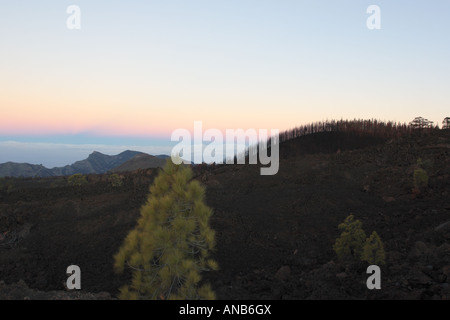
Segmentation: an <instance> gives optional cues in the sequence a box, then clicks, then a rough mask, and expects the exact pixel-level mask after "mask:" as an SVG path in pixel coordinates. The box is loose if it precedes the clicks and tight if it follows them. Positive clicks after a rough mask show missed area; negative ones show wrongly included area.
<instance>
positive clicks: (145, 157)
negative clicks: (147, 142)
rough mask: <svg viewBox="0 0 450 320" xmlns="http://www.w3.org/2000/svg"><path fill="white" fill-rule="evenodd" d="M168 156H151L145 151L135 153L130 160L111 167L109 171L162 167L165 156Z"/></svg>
mask: <svg viewBox="0 0 450 320" xmlns="http://www.w3.org/2000/svg"><path fill="white" fill-rule="evenodd" d="M168 157H169V156H151V155H149V154H146V153H141V154H137V155H136V156H134V157H133V158H131V159H130V160H128V161H126V162H124V163H122V164H121V165H119V166H117V167H115V168H114V169H112V170H111V172H124V171H134V170H138V169H149V168H157V167H163V166H164V164H165V163H166V158H168Z"/></svg>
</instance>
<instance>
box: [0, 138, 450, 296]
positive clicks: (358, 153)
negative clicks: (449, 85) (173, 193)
mask: <svg viewBox="0 0 450 320" xmlns="http://www.w3.org/2000/svg"><path fill="white" fill-rule="evenodd" d="M310 138H311V137H310ZM310 138H308V139H310ZM328 138H329V137H327V136H326V135H324V134H318V135H317V137H316V138H315V139H312V140H311V142H310V143H314V144H315V145H316V146H317V145H318V146H320V145H321V144H323V143H324V141H325V140H327V139H328ZM378 142H379V141H378ZM374 143H375V141H371V143H370V144H371V145H367V146H365V147H364V146H363V145H358V149H354V148H351V147H349V148H339V149H341V150H335V149H333V148H331V149H330V147H329V146H327V147H326V148H325V149H323V150H322V151H323V152H320V151H321V150H320V148H318V149H317V148H315V153H309V154H296V153H295V152H292V150H291V151H289V152H285V151H283V147H282V150H281V155H282V159H281V161H280V170H279V173H278V174H277V175H275V176H261V175H259V166H257V165H239V166H238V165H225V166H220V167H207V168H198V169H196V174H197V176H196V179H198V180H199V181H201V182H202V183H203V184H204V185H205V186H206V188H207V194H206V195H207V203H208V205H209V206H210V207H212V208H213V210H214V216H213V218H212V220H211V226H212V228H214V229H215V231H216V240H217V241H216V242H217V246H216V251H215V252H214V254H213V255H214V258H215V259H216V260H217V262H218V263H219V266H220V270H219V271H217V272H212V273H209V274H205V275H204V281H207V282H210V283H211V285H212V287H213V289H214V290H215V291H216V294H217V297H218V299H236V300H241V299H256V300H259V299H445V300H448V299H450V288H449V284H450V200H449V199H450V197H449V192H450V180H449V177H450V165H449V164H450V130H441V131H434V132H431V133H428V134H418V133H417V134H413V135H410V136H406V137H402V138H399V139H394V140H390V141H387V142H382V143H376V144H375V145H374ZM362 147H364V148H362ZM317 152H318V153H317ZM419 158H421V159H422V161H423V163H424V165H423V166H424V167H425V169H426V171H427V174H428V176H429V183H428V187H427V188H426V189H424V190H422V191H421V192H420V193H419V192H416V191H414V190H413V189H414V184H413V172H414V169H415V168H416V167H417V160H418V159H419ZM156 173H157V172H156V171H155V170H141V171H136V172H133V173H124V174H122V179H123V185H122V186H119V187H113V186H112V185H111V184H110V182H109V180H108V175H89V176H88V177H87V178H88V181H89V183H88V185H86V186H84V187H83V188H76V187H71V186H68V185H67V179H66V178H63V177H58V178H45V179H3V180H2V181H0V190H1V191H0V280H1V281H2V282H0V299H114V298H115V297H116V296H117V293H118V289H119V288H120V286H122V285H123V284H125V283H127V282H128V281H129V280H130V274H129V273H125V274H122V275H117V274H115V273H114V272H113V268H112V265H113V258H112V257H113V255H114V253H115V252H117V250H118V248H119V247H120V245H121V244H122V241H123V239H124V238H125V236H126V234H127V233H128V232H129V231H130V230H131V229H132V228H133V227H134V225H135V223H136V220H137V218H138V216H139V208H140V207H141V206H142V204H143V203H144V202H145V200H146V197H147V193H148V187H149V185H150V184H151V182H152V181H153V179H154V177H155V175H156ZM349 214H353V215H354V216H355V218H357V219H359V220H361V222H362V223H363V229H364V230H365V232H366V234H368V235H369V234H370V233H371V232H372V231H376V232H377V233H378V234H379V235H380V237H381V239H382V241H383V243H384V247H385V250H386V265H384V266H381V272H382V277H381V285H382V289H381V290H368V289H367V287H366V280H367V277H368V276H369V275H367V274H366V269H367V263H363V262H358V261H354V262H351V263H341V262H339V261H338V260H337V257H336V254H335V253H334V251H333V249H332V246H333V244H334V242H335V240H336V238H337V237H339V234H340V231H339V230H338V228H337V226H338V224H339V223H341V222H343V220H344V219H345V218H346V217H347V216H348V215H349ZM72 264H76V265H78V266H80V268H81V272H82V275H81V279H82V290H81V291H78V292H69V291H67V290H64V283H65V281H66V279H67V277H68V276H67V275H66V268H67V266H69V265H72Z"/></svg>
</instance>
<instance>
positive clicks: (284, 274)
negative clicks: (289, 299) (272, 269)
mask: <svg viewBox="0 0 450 320" xmlns="http://www.w3.org/2000/svg"><path fill="white" fill-rule="evenodd" d="M290 276H291V268H290V267H289V266H282V267H281V268H280V269H278V271H277V273H276V274H275V279H277V280H280V281H285V280H287V279H289V277H290Z"/></svg>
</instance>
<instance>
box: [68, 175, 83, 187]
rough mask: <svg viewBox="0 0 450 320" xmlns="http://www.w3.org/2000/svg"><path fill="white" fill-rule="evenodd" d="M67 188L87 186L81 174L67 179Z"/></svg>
mask: <svg viewBox="0 0 450 320" xmlns="http://www.w3.org/2000/svg"><path fill="white" fill-rule="evenodd" d="M68 183H69V186H75V187H81V186H83V185H85V184H87V180H86V177H85V176H83V175H82V174H81V173H76V174H74V175H72V176H70V177H69V179H68Z"/></svg>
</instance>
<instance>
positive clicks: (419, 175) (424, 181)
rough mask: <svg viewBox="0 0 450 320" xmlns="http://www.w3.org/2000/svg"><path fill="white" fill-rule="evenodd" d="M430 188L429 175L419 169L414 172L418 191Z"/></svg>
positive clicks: (415, 185)
mask: <svg viewBox="0 0 450 320" xmlns="http://www.w3.org/2000/svg"><path fill="white" fill-rule="evenodd" d="M427 186H428V174H427V172H426V171H425V170H424V169H422V168H418V169H415V170H414V187H415V188H416V189H417V190H419V191H420V190H423V189H425V188H426V187H427Z"/></svg>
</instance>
